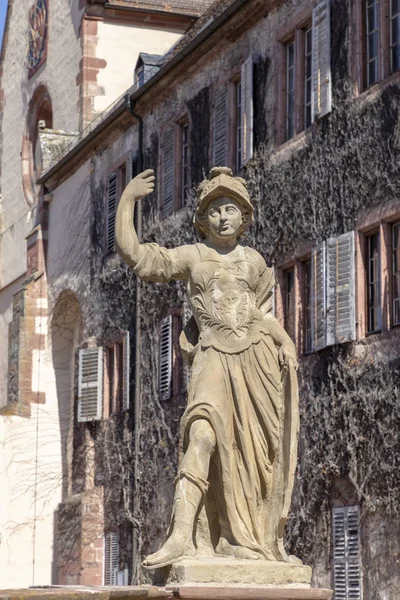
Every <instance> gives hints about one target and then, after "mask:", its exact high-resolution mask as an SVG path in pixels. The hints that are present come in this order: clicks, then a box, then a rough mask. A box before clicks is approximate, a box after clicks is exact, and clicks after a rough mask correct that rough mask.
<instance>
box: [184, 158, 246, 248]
mask: <svg viewBox="0 0 400 600" xmlns="http://www.w3.org/2000/svg"><path fill="white" fill-rule="evenodd" d="M197 194H198V197H199V204H198V207H197V209H196V212H195V215H194V218H193V222H194V225H195V227H196V229H197V231H198V232H199V233H200V235H201V236H202V237H203V238H204V237H207V223H206V222H207V217H206V211H207V207H208V205H209V204H210V202H211V201H212V200H215V199H216V198H222V197H224V196H226V197H227V198H232V199H233V200H236V202H237V203H238V204H239V205H240V207H241V209H242V214H243V223H242V227H241V229H240V231H239V235H241V234H242V233H243V232H244V231H245V230H246V229H247V228H248V227H249V226H250V224H251V223H252V222H253V218H254V217H253V213H254V209H253V205H252V204H251V202H250V196H249V193H248V191H247V186H246V181H245V180H244V179H242V178H241V177H234V176H233V174H232V170H231V169H230V168H229V167H213V168H212V169H211V171H210V176H209V179H204V180H203V181H202V182H201V183H200V185H199V187H198V188H197Z"/></svg>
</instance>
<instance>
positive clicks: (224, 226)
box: [207, 197, 243, 239]
mask: <svg viewBox="0 0 400 600" xmlns="http://www.w3.org/2000/svg"><path fill="white" fill-rule="evenodd" d="M207 217H208V224H209V235H210V236H211V237H216V238H220V239H221V238H222V239H226V238H231V237H237V235H238V232H239V229H240V226H241V224H242V221H243V216H242V211H241V208H240V205H239V203H238V202H236V200H233V199H232V198H226V197H223V198H216V199H215V200H212V201H211V202H210V204H209V205H208V208H207Z"/></svg>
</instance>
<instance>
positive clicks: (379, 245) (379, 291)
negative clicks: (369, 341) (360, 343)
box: [365, 229, 383, 336]
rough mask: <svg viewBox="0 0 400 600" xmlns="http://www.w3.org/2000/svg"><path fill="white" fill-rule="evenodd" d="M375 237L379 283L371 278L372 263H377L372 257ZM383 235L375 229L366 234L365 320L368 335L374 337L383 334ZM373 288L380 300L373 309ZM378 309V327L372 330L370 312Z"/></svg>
mask: <svg viewBox="0 0 400 600" xmlns="http://www.w3.org/2000/svg"><path fill="white" fill-rule="evenodd" d="M375 236H377V246H376V247H377V252H378V256H377V259H376V265H377V268H376V273H377V275H378V279H377V281H371V280H370V276H371V270H370V269H371V263H372V262H373V261H375V259H374V258H371V257H370V240H372V238H374V237H375ZM381 240H382V235H381V231H380V230H379V229H374V230H372V231H369V232H368V233H366V234H365V265H366V276H365V283H366V292H365V300H366V312H365V315H366V320H365V324H366V335H367V336H369V335H373V334H376V333H381V332H382V329H383V327H382V271H381V266H382V243H381ZM371 286H377V287H376V288H374V289H375V296H376V297H378V298H379V304H377V305H374V307H371V305H370V301H371V300H370V290H371ZM377 309H378V327H376V328H373V329H372V328H371V326H370V323H371V315H370V311H371V310H377Z"/></svg>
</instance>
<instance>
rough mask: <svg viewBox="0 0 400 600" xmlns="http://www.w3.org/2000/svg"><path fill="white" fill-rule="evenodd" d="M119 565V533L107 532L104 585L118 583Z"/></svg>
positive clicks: (105, 539)
mask: <svg viewBox="0 0 400 600" xmlns="http://www.w3.org/2000/svg"><path fill="white" fill-rule="evenodd" d="M118 566H119V540H118V534H116V533H114V532H111V533H107V535H106V536H105V538H104V585H116V584H117V573H118Z"/></svg>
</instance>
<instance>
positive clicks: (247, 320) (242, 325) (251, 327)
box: [189, 260, 262, 353]
mask: <svg viewBox="0 0 400 600" xmlns="http://www.w3.org/2000/svg"><path fill="white" fill-rule="evenodd" d="M256 285H257V272H256V270H255V268H254V267H253V265H252V264H251V263H249V262H247V261H243V260H238V261H236V262H228V261H223V260H221V261H219V262H218V261H211V260H206V261H204V262H201V263H200V264H199V265H198V266H197V267H196V269H195V271H194V273H193V274H192V279H191V281H190V287H189V296H190V298H191V304H192V308H193V313H194V316H195V318H196V321H197V324H198V327H199V330H200V341H201V343H202V346H203V347H208V346H214V347H215V348H216V349H219V350H222V351H223V352H228V353H235V352H240V351H242V350H243V349H245V348H247V347H248V346H250V344H251V343H253V342H254V341H257V340H258V339H259V338H260V333H261V330H262V316H261V314H260V312H259V310H258V309H257V306H256V294H255V289H256Z"/></svg>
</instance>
